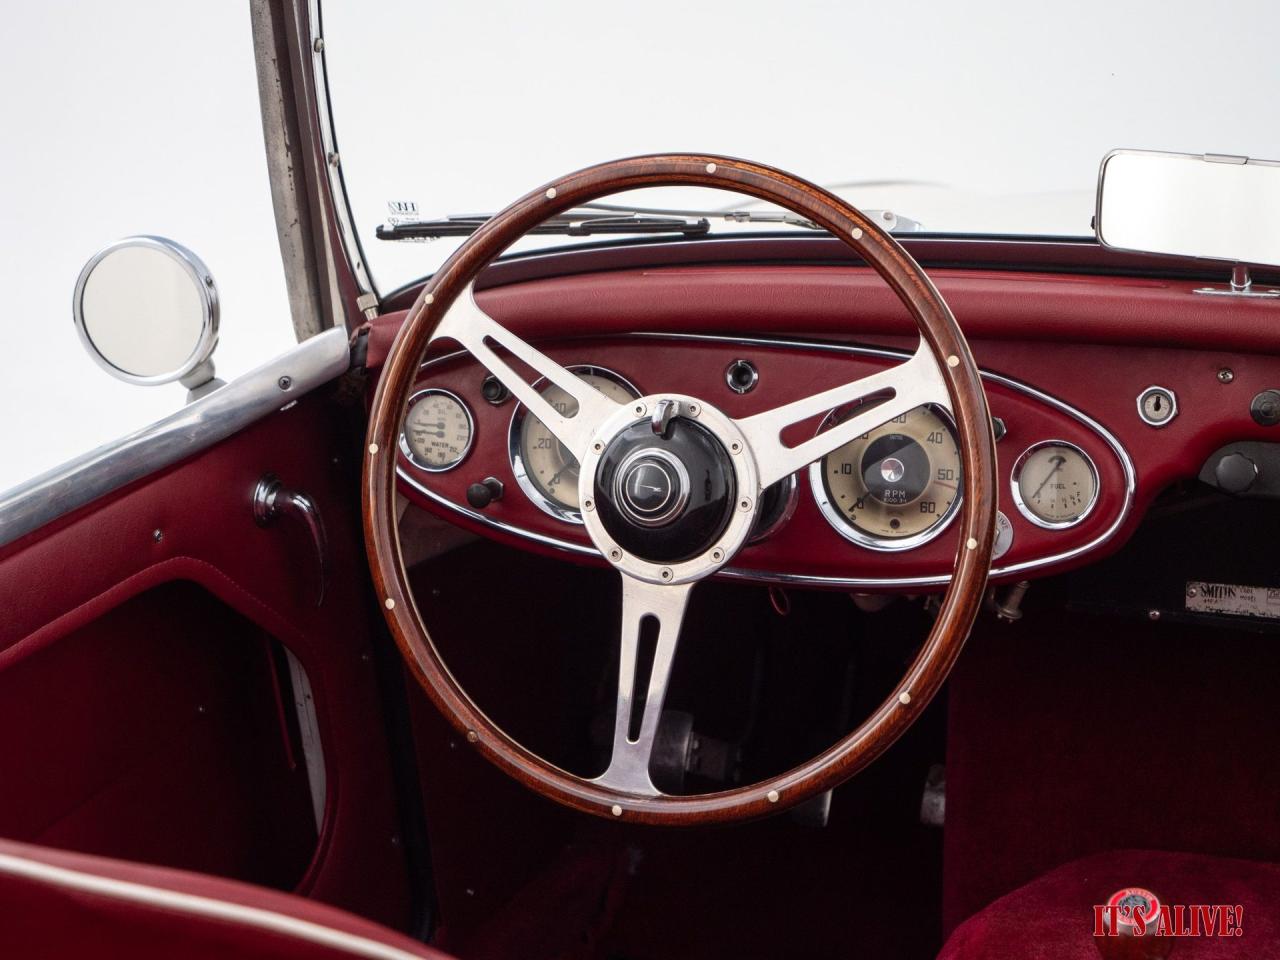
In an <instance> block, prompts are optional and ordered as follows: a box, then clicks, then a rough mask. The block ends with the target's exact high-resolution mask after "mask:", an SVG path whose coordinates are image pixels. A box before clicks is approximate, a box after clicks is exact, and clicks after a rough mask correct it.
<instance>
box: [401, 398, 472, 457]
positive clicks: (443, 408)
mask: <svg viewBox="0 0 1280 960" xmlns="http://www.w3.org/2000/svg"><path fill="white" fill-rule="evenodd" d="M474 432H475V424H474V422H473V421H472V419H471V411H470V410H468V409H467V405H466V404H465V403H463V402H462V401H461V400H460V399H458V397H456V396H454V395H453V394H452V393H449V392H448V391H447V390H435V389H432V390H423V391H421V392H419V393H415V394H414V395H413V396H412V397H410V398H409V408H408V410H406V411H405V415H404V424H403V426H402V427H401V431H400V450H401V452H402V453H404V455H405V456H406V457H408V458H409V461H410V462H411V463H412V464H413V465H414V466H416V467H419V468H420V469H422V470H430V471H432V472H433V473H438V472H440V471H442V470H450V469H452V468H453V467H456V466H457V465H458V464H459V463H461V462H462V459H463V458H464V457H465V456H466V455H467V451H468V450H470V449H471V438H472V436H473V434H474Z"/></svg>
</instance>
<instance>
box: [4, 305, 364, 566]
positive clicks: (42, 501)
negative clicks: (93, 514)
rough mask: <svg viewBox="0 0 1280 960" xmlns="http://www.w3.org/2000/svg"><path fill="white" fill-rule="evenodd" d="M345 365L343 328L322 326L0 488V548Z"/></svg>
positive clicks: (221, 436) (213, 439)
mask: <svg viewBox="0 0 1280 960" xmlns="http://www.w3.org/2000/svg"><path fill="white" fill-rule="evenodd" d="M350 365H351V353H350V350H349V348H348V346H347V332H346V330H343V329H341V328H334V329H331V330H326V331H325V332H324V333H321V334H317V335H316V336H314V337H311V338H310V339H309V340H304V341H303V342H302V343H300V344H298V346H296V347H294V348H293V349H292V350H290V351H288V352H287V353H284V354H281V355H280V356H278V357H276V358H275V359H274V360H270V361H268V362H267V363H264V364H263V365H262V366H260V367H257V368H256V369H254V370H250V371H249V372H248V373H246V374H244V375H243V376H241V377H237V378H236V379H235V380H232V381H231V382H230V383H228V384H226V385H225V386H223V387H219V388H218V389H217V390H214V391H213V392H212V393H209V394H206V395H205V396H203V397H201V398H200V399H198V400H195V401H193V402H192V403H189V404H187V406H185V407H183V408H182V409H181V410H178V411H177V412H175V413H172V414H170V415H169V416H167V417H165V418H164V419H163V420H157V421H156V422H155V423H153V424H150V425H148V426H145V427H143V428H142V429H141V430H136V431H134V432H133V433H131V434H128V435H127V436H124V437H121V438H120V439H118V440H113V441H111V442H110V443H107V444H104V445H102V446H100V447H98V448H97V449H96V450H91V451H89V452H88V453H86V454H84V455H83V456H80V457H77V458H76V459H74V460H71V461H68V462H67V463H64V464H62V465H61V466H57V467H54V468H53V469H52V470H49V471H47V472H45V473H42V474H40V476H38V477H34V478H33V479H31V480H28V481H27V482H26V483H23V484H20V485H19V486H16V487H13V488H12V489H10V490H7V491H5V492H4V493H0V547H3V546H4V545H6V544H9V543H12V542H13V541H15V540H17V539H18V538H19V537H23V536H26V535H27V534H28V533H31V532H32V531H33V530H38V529H39V528H40V527H42V526H44V525H45V524H46V523H49V522H51V521H53V520H56V519H58V518H59V517H61V516H63V515H64V514H67V513H70V512H71V511H72V510H76V509H78V508H80V507H83V506H84V505H86V504H88V503H91V502H93V501H94V500H96V499H98V498H99V497H101V496H104V495H105V494H108V493H111V492H112V491H113V490H118V489H119V488H121V487H123V486H125V485H126V484H129V483H133V482H134V481H135V480H141V479H142V478H143V477H146V476H148V475H149V474H152V473H154V472H156V471H157V470H161V469H163V468H165V467H167V466H170V465H171V464H174V463H177V462H178V461H179V460H182V459H184V458H186V457H189V456H191V455H192V454H194V453H199V452H200V451H201V450H205V449H207V448H208V447H211V446H213V445H214V444H215V443H218V442H219V441H220V440H225V439H226V438H227V437H229V436H231V435H232V434H233V433H236V432H238V431H240V430H243V429H244V428H245V427H247V426H249V425H250V424H252V423H255V422H256V421H258V420H261V419H262V418H263V417H266V416H267V415H269V414H271V413H274V412H275V411H276V410H279V409H280V408H281V407H284V406H288V405H289V404H290V403H291V402H293V401H295V400H297V399H298V397H300V396H302V395H303V394H305V393H308V392H310V391H311V390H314V389H315V388H316V387H318V386H320V385H321V384H325V383H328V382H329V381H330V380H332V379H334V378H335V377H338V376H341V375H342V374H343V373H346V371H347V369H348V367H350ZM282 384H287V386H282Z"/></svg>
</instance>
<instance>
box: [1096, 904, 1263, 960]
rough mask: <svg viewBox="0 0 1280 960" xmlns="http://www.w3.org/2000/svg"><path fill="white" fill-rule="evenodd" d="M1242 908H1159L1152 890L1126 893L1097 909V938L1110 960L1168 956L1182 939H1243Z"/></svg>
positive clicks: (1104, 953)
mask: <svg viewBox="0 0 1280 960" xmlns="http://www.w3.org/2000/svg"><path fill="white" fill-rule="evenodd" d="M1243 923H1244V906H1243V905H1241V904H1238V903H1234V904H1227V903H1189V904H1188V903H1176V904H1170V903H1161V902H1160V898H1159V897H1157V896H1156V895H1155V894H1154V893H1152V892H1151V891H1150V890H1146V889H1143V888H1142V887H1125V888H1124V889H1123V890H1117V891H1116V892H1115V893H1113V894H1112V895H1111V896H1110V897H1108V898H1107V902H1106V903H1097V904H1094V906H1093V936H1094V938H1095V940H1094V942H1095V943H1097V945H1098V949H1099V950H1100V951H1101V952H1102V955H1103V957H1106V958H1112V957H1115V958H1121V957H1125V958H1127V957H1134V958H1138V957H1142V958H1158V957H1164V956H1167V955H1168V953H1169V950H1170V949H1172V947H1173V944H1174V941H1175V940H1176V939H1177V938H1180V937H1239V936H1242V935H1243V933H1244V927H1243Z"/></svg>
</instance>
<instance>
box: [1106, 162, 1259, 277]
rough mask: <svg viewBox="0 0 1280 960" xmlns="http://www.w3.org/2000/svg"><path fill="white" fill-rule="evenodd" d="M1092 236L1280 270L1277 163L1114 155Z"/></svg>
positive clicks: (1112, 243) (1121, 245)
mask: <svg viewBox="0 0 1280 960" xmlns="http://www.w3.org/2000/svg"><path fill="white" fill-rule="evenodd" d="M1094 228H1095V230H1096V232H1097V235H1098V240H1099V242H1101V243H1102V244H1104V245H1106V246H1108V247H1113V248H1116V249H1119V250H1132V251H1139V252H1143V253H1170V254H1181V255H1184V256H1190V257H1203V258H1207V259H1212V260H1227V261H1231V262H1233V263H1244V264H1249V263H1253V264H1268V265H1280V162H1277V161H1274V160H1254V159H1251V158H1248V157H1234V156H1224V155H1218V154H1191V153H1161V152H1158V151H1149V150H1113V151H1112V152H1111V153H1108V154H1107V155H1106V156H1105V157H1103V159H1102V168H1101V170H1100V171H1099V173H1098V207H1097V215H1096V219H1095V221H1094Z"/></svg>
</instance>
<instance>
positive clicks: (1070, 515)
mask: <svg viewBox="0 0 1280 960" xmlns="http://www.w3.org/2000/svg"><path fill="white" fill-rule="evenodd" d="M1013 499H1014V502H1015V503H1017V505H1018V509H1019V510H1021V511H1022V513H1023V515H1024V516H1025V517H1026V518H1027V519H1028V520H1030V521H1031V522H1032V523H1034V524H1036V525H1038V526H1041V527H1051V528H1053V527H1069V526H1071V525H1072V524H1075V523H1079V522H1080V521H1081V520H1083V519H1084V518H1085V515H1086V514H1088V512H1089V511H1090V510H1091V509H1093V504H1094V501H1095V500H1097V499H1098V471H1097V468H1096V467H1094V465H1093V461H1092V460H1090V459H1089V455H1088V454H1087V453H1085V452H1084V451H1083V450H1081V449H1080V448H1079V447H1077V446H1076V445H1075V444H1073V443H1067V442H1066V441H1064V440H1049V441H1046V442H1044V443H1037V444H1035V445H1034V446H1032V447H1030V448H1028V449H1027V450H1026V452H1024V453H1023V454H1022V456H1020V457H1019V458H1018V462H1017V463H1016V464H1015V465H1014V468H1013Z"/></svg>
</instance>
